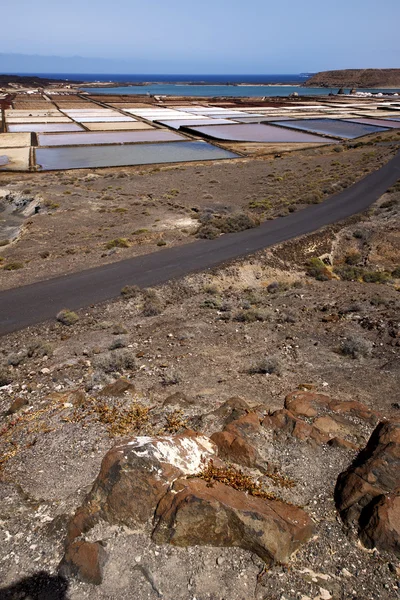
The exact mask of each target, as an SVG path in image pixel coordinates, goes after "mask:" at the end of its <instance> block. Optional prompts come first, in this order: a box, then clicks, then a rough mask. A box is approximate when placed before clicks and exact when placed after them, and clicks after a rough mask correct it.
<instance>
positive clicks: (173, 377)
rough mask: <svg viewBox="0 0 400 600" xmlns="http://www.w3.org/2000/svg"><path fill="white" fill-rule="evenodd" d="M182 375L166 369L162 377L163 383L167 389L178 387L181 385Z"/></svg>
mask: <svg viewBox="0 0 400 600" xmlns="http://www.w3.org/2000/svg"><path fill="white" fill-rule="evenodd" d="M181 381H182V378H181V375H180V374H179V373H178V371H176V370H175V369H172V368H170V369H166V370H165V371H164V373H163V374H162V377H161V383H162V384H163V385H164V386H165V387H167V386H169V385H177V384H178V383H181Z"/></svg>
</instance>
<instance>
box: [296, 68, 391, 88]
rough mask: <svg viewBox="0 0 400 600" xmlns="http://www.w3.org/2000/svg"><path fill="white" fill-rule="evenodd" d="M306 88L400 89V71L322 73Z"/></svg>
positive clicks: (375, 70)
mask: <svg viewBox="0 0 400 600" xmlns="http://www.w3.org/2000/svg"><path fill="white" fill-rule="evenodd" d="M304 86H305V87H339V88H341V87H349V88H400V69H342V70H340V71H321V72H320V73H317V74H316V75H314V76H313V77H311V79H308V81H306V82H305V83H304Z"/></svg>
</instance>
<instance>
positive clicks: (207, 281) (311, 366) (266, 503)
mask: <svg viewBox="0 0 400 600" xmlns="http://www.w3.org/2000/svg"><path fill="white" fill-rule="evenodd" d="M342 156H343V153H338V157H339V159H338V160H340V159H341V158H342ZM313 160H314V159H313ZM319 160H320V157H319ZM190 168H191V167H190ZM211 168H217V167H215V166H214V167H211ZM230 168H232V166H231V165H226V166H221V167H218V169H227V170H229V169H230ZM244 168H246V167H244ZM254 168H256V167H254ZM187 169H189V167H188V168H187ZM178 173H179V171H178ZM164 176H165V174H164V173H162V172H161V173H159V174H157V177H160V180H161V179H162V178H163V177H164ZM52 177H55V175H52ZM95 181H96V180H95ZM121 181H122V182H124V181H125V179H121ZM160 185H161V184H160ZM163 185H164V183H163ZM399 203H400V190H399V186H398V185H396V186H394V188H392V189H391V190H390V191H389V192H388V193H387V194H385V195H384V196H383V197H382V198H381V199H380V200H379V201H378V202H377V203H376V205H374V206H373V207H372V208H371V210H370V211H369V212H368V213H367V214H364V215H358V216H356V217H354V218H352V219H350V220H349V221H347V222H346V223H342V224H338V225H335V226H332V227H328V228H326V229H324V230H322V231H320V232H318V233H315V234H313V235H309V236H306V237H303V238H300V239H298V240H294V241H291V242H288V243H285V244H283V245H281V246H279V247H275V248H272V249H270V250H268V251H265V252H262V253H259V254H258V255H256V256H254V257H252V258H250V259H247V260H243V261H238V262H235V263H232V264H231V265H227V266H225V267H224V268H220V269H215V270H214V271H212V272H207V273H204V274H198V275H194V276H191V277H187V278H186V279H184V280H182V281H179V282H172V283H171V284H169V285H167V286H163V287H161V288H159V289H155V290H145V291H140V290H137V289H135V288H128V289H125V290H124V294H123V295H121V299H119V300H118V301H115V302H113V303H109V304H107V305H104V306H97V307H93V308H90V309H89V310H86V311H81V312H80V313H78V314H77V315H75V314H74V313H70V312H68V311H67V312H66V313H64V314H62V315H59V317H58V320H57V319H56V318H55V319H54V321H53V322H49V323H45V324H43V325H40V326H35V327H31V328H29V329H27V330H25V331H21V332H17V333H14V334H11V335H8V336H6V337H3V338H2V339H1V346H0V357H1V360H0V364H1V368H0V386H1V387H0V411H1V429H0V444H1V450H2V458H1V476H0V477H1V479H0V495H1V503H0V506H1V508H0V536H1V538H0V539H1V545H0V573H1V577H0V580H1V582H2V586H3V588H2V590H1V591H0V597H1V598H3V597H4V598H30V597H32V598H42V597H45V598H60V599H61V598H63V599H67V598H68V599H70V600H78V599H79V600H80V599H81V598H87V599H88V600H98V599H106V598H107V599H109V598H115V599H117V598H118V599H121V600H124V599H125V598H126V599H128V598H129V599H131V598H137V599H138V600H142V599H143V600H144V599H147V598H149V599H152V598H165V599H168V600H172V599H174V600H178V599H179V600H180V599H182V600H184V599H185V600H186V599H191V600H195V599H197V600H206V599H207V600H208V599H213V600H217V599H218V600H223V599H225V600H227V599H229V600H248V599H252V598H254V599H257V600H261V599H262V600H266V599H268V600H270V599H272V600H275V599H277V600H278V599H279V600H285V599H286V600H298V599H299V600H300V599H301V600H307V599H310V598H311V599H312V600H314V599H318V600H329V599H330V598H334V599H346V600H347V599H354V600H356V599H357V600H364V599H367V598H368V599H370V598H374V599H380V600H381V599H382V600H392V599H393V598H396V597H398V596H399V593H400V563H399V545H398V544H399V542H398V539H399V538H398V537H397V538H396V531H397V536H398V531H399V518H398V512H397V513H396V510H398V509H397V508H396V506H397V505H395V504H393V506H392V504H391V503H396V502H397V500H396V498H398V496H396V493H398V492H396V490H397V489H398V488H399V486H400V481H399V479H398V477H399V476H398V473H399V472H400V469H399V453H398V434H397V433H396V432H397V431H398V429H397V425H396V423H398V419H399V414H400V413H399V410H400V397H399V373H400V368H399V367H400V330H399V318H398V316H399V307H400V300H399V285H400V272H399V263H398V257H399V244H400V234H399V206H400V204H399ZM105 214H108V213H105ZM17 247H18V245H17V246H16V248H17ZM4 275H6V273H4ZM121 287H122V285H121ZM388 419H389V420H390V422H391V423H392V425H391V427H392V429H391V430H390V431H386V430H383V431H382V430H381V429H378V430H377V429H376V427H377V424H378V423H379V422H382V421H385V420H388ZM374 430H375V434H374V436H375V437H374V438H373V440H372V442H370V444H369V446H368V448H369V450H368V452H367V453H366V454H365V453H364V455H361V459H359V460H358V463H357V462H356V463H355V464H354V465H353V469H351V468H350V465H351V464H352V463H353V461H354V459H355V458H356V457H357V456H358V453H359V451H360V450H361V449H363V448H365V446H366V444H367V442H368V440H369V438H370V436H371V434H372V432H373V431H374ZM193 432H197V433H193ZM396 435H397V437H396ZM136 436H141V437H140V439H139V440H138V439H137V437H136ZM385 436H386V437H385ZM182 439H184V440H186V441H185V442H182ZM127 440H131V441H133V442H134V443H133V444H132V443H131V445H129V444H128V445H127ZM188 440H189V441H188ZM396 440H397V441H396ZM115 446H117V449H116V450H114V451H112V452H111V453H109V454H107V452H108V451H109V450H110V449H111V448H113V447H115ZM188 448H189V451H188ZM217 455H218V456H217ZM105 456H107V458H106V459H105V460H104V461H103V459H104V457H105ZM202 457H203V460H202ZM362 457H364V458H362ZM210 459H212V460H213V463H210ZM102 461H103V467H102V470H101V472H100V467H101V464H102ZM363 461H364V462H363ZM349 469H350V470H349ZM116 473H118V474H119V475H118V476H116ZM341 473H345V474H344V475H342V476H341V477H340V480H339V484H338V483H337V482H338V478H339V475H340V474H341ZM196 475H197V478H196V477H195V476H196ZM357 478H358V479H357ZM355 479H356V480H357V482H358V481H359V479H361V480H362V481H368V482H369V483H368V485H369V487H368V488H367V489H364V488H363V487H362V486H361V487H360V485H359V484H354V480H355ZM93 482H96V483H95V485H94V487H92V486H93ZM352 482H353V483H352ZM171 486H172V487H171ZM335 488H336V492H335ZM138 490H139V492H140V493H139V492H138ZM354 490H355V491H354ZM335 501H336V503H335ZM366 507H368V511H369V512H368V511H367V512H365V510H364V509H366ZM383 513H385V514H386V515H389V517H390V516H391V515H392V514H393V515H394V516H391V517H390V518H391V519H392V520H391V521H390V518H389V517H387V518H386V521H385V519H384V518H383V517H382V515H383ZM361 514H362V515H363V518H362V519H361V516H360V515H361ZM74 515H75V517H74ZM396 515H397V516H396ZM367 516H368V519H367V518H366V517H367ZM257 522H258V523H261V522H263V523H264V526H263V527H262V528H261V532H262V533H260V531H259V530H258V529H257V526H256V525H255V523H257ZM388 522H390V523H392V525H390V526H387V523H388ZM377 524H378V525H379V527H378V526H377ZM385 524H386V525H385ZM385 526H386V529H385ZM274 528H278V530H279V532H280V533H279V534H277V533H276V529H274ZM257 531H258V533H257ZM268 532H272V533H268ZM274 532H275V533H274ZM382 532H383V533H382ZM359 534H360V536H361V539H360V537H359ZM171 540H172V543H168V542H169V541H171ZM396 540H397V541H396ZM361 542H363V543H364V544H365V545H366V546H365V545H362V543H361ZM210 544H215V546H212V545H210ZM225 545H226V546H227V547H224V546H225ZM374 546H375V547H374ZM293 550H295V551H296V552H295V554H294V555H293V556H291V557H289V555H290V554H291V553H292V551H293ZM61 561H62V568H61V571H60V572H59V570H58V568H59V565H60V563H61ZM88 581H91V582H92V583H88ZM35 586H36V590H38V589H39V588H41V589H42V590H43V589H45V590H46V594H47V596H46V595H42V596H40V595H39V592H37V591H36V592H32V589H35ZM27 590H30V592H28V591H27ZM41 593H42V594H44V593H45V592H43V591H42V592H41ZM35 594H36V596H35Z"/></svg>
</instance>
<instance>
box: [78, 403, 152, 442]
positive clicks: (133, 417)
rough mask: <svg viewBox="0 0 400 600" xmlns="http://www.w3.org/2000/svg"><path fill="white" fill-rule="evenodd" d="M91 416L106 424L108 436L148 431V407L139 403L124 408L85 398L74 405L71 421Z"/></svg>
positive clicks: (79, 420)
mask: <svg viewBox="0 0 400 600" xmlns="http://www.w3.org/2000/svg"><path fill="white" fill-rule="evenodd" d="M93 417H94V418H95V419H96V420H97V421H99V423H102V424H103V425H106V426H107V429H108V432H109V435H110V437H121V436H127V435H132V434H138V433H142V432H144V433H150V424H149V408H148V407H146V406H143V405H142V404H140V403H135V404H133V405H132V406H129V407H127V408H125V407H122V406H121V405H119V404H114V405H112V406H110V405H108V404H107V403H106V402H99V401H98V400H96V399H95V398H87V399H86V401H85V403H84V404H81V405H80V406H78V407H76V409H75V411H74V414H73V417H72V418H71V421H72V422H78V423H79V422H81V421H83V420H85V419H87V418H93Z"/></svg>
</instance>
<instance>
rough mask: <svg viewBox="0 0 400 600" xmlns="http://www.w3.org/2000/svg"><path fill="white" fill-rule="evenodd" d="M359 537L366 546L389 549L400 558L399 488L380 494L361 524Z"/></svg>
mask: <svg viewBox="0 0 400 600" xmlns="http://www.w3.org/2000/svg"><path fill="white" fill-rule="evenodd" d="M360 538H361V541H362V543H363V544H364V546H366V547H367V548H374V547H375V548H379V549H380V550H387V551H391V552H393V553H394V554H396V555H397V556H398V557H399V558H400V490H397V494H393V495H387V496H380V498H379V500H378V501H377V502H376V503H375V504H374V506H373V508H372V510H371V511H370V514H369V516H368V520H367V522H366V523H364V524H363V526H362V529H361V533H360Z"/></svg>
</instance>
